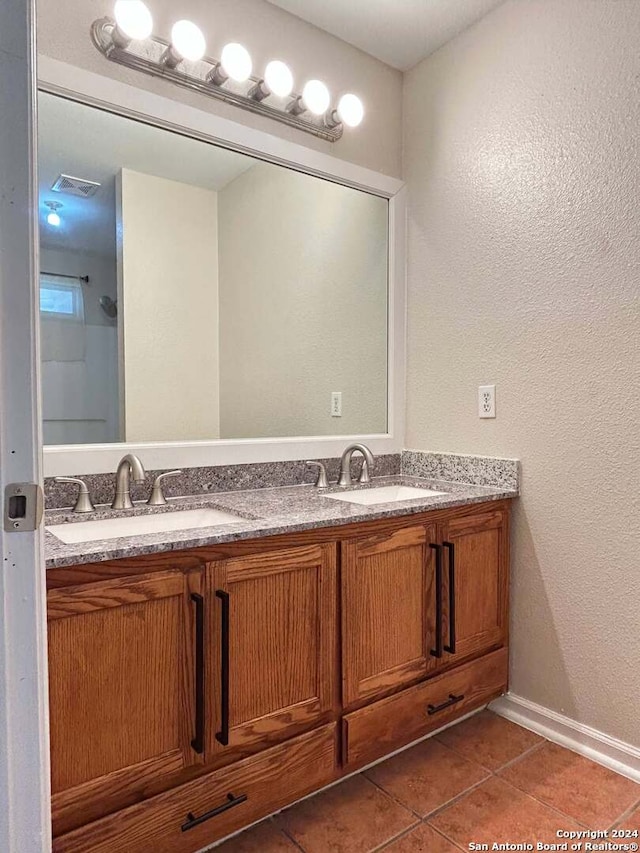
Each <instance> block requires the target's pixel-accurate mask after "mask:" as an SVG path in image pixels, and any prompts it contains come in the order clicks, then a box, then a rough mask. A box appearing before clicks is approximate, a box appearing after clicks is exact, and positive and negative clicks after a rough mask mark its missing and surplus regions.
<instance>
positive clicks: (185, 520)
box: [46, 507, 243, 545]
mask: <svg viewBox="0 0 640 853" xmlns="http://www.w3.org/2000/svg"><path fill="white" fill-rule="evenodd" d="M242 520H243V519H241V518H240V517H239V516H237V515H234V514H233V513H231V512H224V511H223V510H220V509H209V508H208V507H205V508H203V509H185V510H180V511H178V512H160V513H157V514H156V515H130V516H126V517H125V518H103V519H101V520H99V521H77V522H72V523H67V524H52V525H51V526H50V527H47V528H46V529H47V530H48V531H49V533H53V535H54V536H57V537H58V539H60V541H61V542H65V543H66V544H67V545H72V544H74V543H76V542H92V541H94V540H96V539H118V538H119V537H120V536H144V535H145V534H147V533H168V532H170V531H172V530H193V529H195V528H197V527H214V526H217V525H219V524H233V522H234V521H242Z"/></svg>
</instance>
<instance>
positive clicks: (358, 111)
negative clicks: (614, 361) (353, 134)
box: [338, 94, 364, 127]
mask: <svg viewBox="0 0 640 853" xmlns="http://www.w3.org/2000/svg"><path fill="white" fill-rule="evenodd" d="M338 116H339V118H340V121H342V122H344V124H346V125H348V126H349V127H357V126H358V125H359V124H360V122H361V121H362V119H363V118H364V107H363V106H362V101H361V100H360V98H358V96H357V95H351V94H348V95H343V96H342V97H341V98H340V100H339V101H338Z"/></svg>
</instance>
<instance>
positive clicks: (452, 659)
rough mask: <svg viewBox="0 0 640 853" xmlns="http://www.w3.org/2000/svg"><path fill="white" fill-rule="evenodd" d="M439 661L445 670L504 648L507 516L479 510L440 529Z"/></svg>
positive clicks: (502, 512)
mask: <svg viewBox="0 0 640 853" xmlns="http://www.w3.org/2000/svg"><path fill="white" fill-rule="evenodd" d="M438 538H439V541H440V542H441V543H442V614H443V615H442V631H443V635H442V657H432V659H431V661H430V665H431V668H432V669H442V668H443V667H451V666H454V665H456V664H457V663H458V662H460V661H462V660H467V659H468V658H470V657H477V656H478V655H480V654H483V653H484V652H487V651H489V650H490V649H494V648H498V647H499V646H502V645H506V643H507V637H508V627H509V622H508V614H509V609H508V608H509V601H508V595H509V513H508V510H505V509H485V510H482V511H475V512H470V513H469V514H466V515H462V516H458V517H455V518H452V519H451V520H448V521H446V522H445V523H444V524H441V525H440V529H439V536H438ZM452 631H453V636H452Z"/></svg>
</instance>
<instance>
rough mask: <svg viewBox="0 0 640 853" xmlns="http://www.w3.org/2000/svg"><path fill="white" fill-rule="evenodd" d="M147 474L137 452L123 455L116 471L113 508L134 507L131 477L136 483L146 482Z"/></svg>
mask: <svg viewBox="0 0 640 853" xmlns="http://www.w3.org/2000/svg"><path fill="white" fill-rule="evenodd" d="M145 476H146V474H145V470H144V465H143V464H142V462H141V461H140V460H139V459H138V457H137V456H135V454H133V453H127V455H126V456H123V457H122V459H121V460H120V462H119V464H118V470H117V471H116V493H115V495H114V497H113V503H112V504H111V509H132V508H133V504H132V502H131V478H132V477H133V479H134V481H135V482H136V483H144V479H145Z"/></svg>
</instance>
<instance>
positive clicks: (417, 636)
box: [342, 525, 437, 707]
mask: <svg viewBox="0 0 640 853" xmlns="http://www.w3.org/2000/svg"><path fill="white" fill-rule="evenodd" d="M436 543H437V538H436V527H435V525H428V526H426V527H425V526H424V525H419V526H415V527H406V528H403V529H402V530H398V531H396V532H395V533H390V534H381V535H374V536H369V537H366V538H360V539H351V540H347V541H345V542H343V543H342V701H343V704H344V705H345V706H347V707H348V706H351V705H354V704H356V703H358V702H361V701H362V700H365V699H369V698H371V697H373V696H377V695H379V694H381V693H384V692H387V691H389V690H391V689H393V688H395V687H399V686H401V685H403V684H407V683H408V682H412V681H415V680H417V679H419V678H421V677H422V676H424V675H425V674H426V672H427V668H428V660H429V658H430V655H431V647H432V645H433V642H434V629H435V624H434V622H433V613H432V612H431V611H430V609H429V599H430V595H431V588H432V586H433V575H434V565H435V563H434V559H435V553H436V551H435V548H434V547H432V546H434V545H435V544H436Z"/></svg>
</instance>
